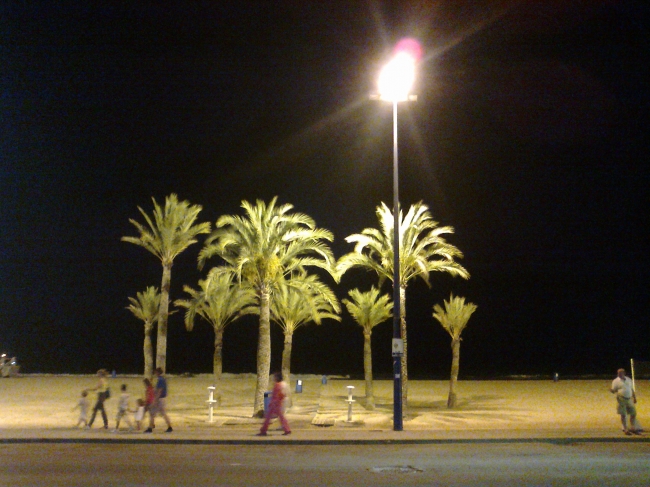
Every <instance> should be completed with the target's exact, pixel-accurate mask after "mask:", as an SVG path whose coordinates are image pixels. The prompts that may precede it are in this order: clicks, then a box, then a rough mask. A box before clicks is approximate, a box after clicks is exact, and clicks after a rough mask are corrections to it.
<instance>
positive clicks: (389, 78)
mask: <svg viewBox="0 0 650 487" xmlns="http://www.w3.org/2000/svg"><path fill="white" fill-rule="evenodd" d="M414 81H415V59H414V58H413V57H412V56H411V55H410V54H409V53H407V52H398V53H397V54H396V55H395V57H394V58H393V59H392V60H391V61H390V62H389V63H388V64H387V65H386V66H384V69H382V70H381V73H379V83H378V87H379V94H380V96H381V99H382V100H388V101H392V102H398V101H406V100H408V95H409V91H410V89H411V87H412V86H413V82H414Z"/></svg>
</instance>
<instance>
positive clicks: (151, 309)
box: [126, 286, 160, 377]
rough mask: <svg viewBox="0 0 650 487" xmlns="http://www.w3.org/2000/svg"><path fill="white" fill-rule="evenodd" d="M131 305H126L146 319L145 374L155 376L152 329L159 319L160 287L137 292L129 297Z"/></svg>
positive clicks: (140, 317)
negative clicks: (133, 296) (134, 295)
mask: <svg viewBox="0 0 650 487" xmlns="http://www.w3.org/2000/svg"><path fill="white" fill-rule="evenodd" d="M129 301H130V302H131V304H130V305H128V306H127V307H126V309H128V310H129V311H131V313H133V315H134V316H135V317H136V318H138V319H139V320H142V321H144V347H143V348H144V350H143V351H144V376H145V377H153V347H152V346H151V331H152V330H153V325H154V324H155V323H156V321H158V309H159V308H160V293H159V292H158V288H156V287H153V286H149V287H148V288H147V289H145V291H144V292H143V293H137V294H136V297H135V298H131V297H129Z"/></svg>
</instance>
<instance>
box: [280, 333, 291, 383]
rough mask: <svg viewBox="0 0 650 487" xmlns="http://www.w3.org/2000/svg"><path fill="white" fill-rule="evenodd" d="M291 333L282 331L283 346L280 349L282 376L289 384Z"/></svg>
mask: <svg viewBox="0 0 650 487" xmlns="http://www.w3.org/2000/svg"><path fill="white" fill-rule="evenodd" d="M292 344H293V334H292V333H290V332H287V331H285V332H284V348H283V349H282V377H283V378H284V381H285V382H286V383H287V384H291V377H290V375H291V347H292Z"/></svg>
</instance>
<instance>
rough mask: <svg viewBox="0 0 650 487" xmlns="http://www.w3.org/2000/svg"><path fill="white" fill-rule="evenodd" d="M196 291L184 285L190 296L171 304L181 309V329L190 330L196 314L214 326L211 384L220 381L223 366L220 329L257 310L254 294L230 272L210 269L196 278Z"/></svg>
mask: <svg viewBox="0 0 650 487" xmlns="http://www.w3.org/2000/svg"><path fill="white" fill-rule="evenodd" d="M199 288H200V291H197V290H195V289H192V288H191V287H190V286H184V287H183V290H184V291H185V292H186V293H187V294H189V295H190V299H177V300H176V301H174V305H176V306H178V307H180V308H185V309H186V311H185V328H186V329H187V330H188V331H192V330H193V329H194V322H195V321H196V319H197V317H200V318H203V319H204V320H205V321H207V322H208V323H210V324H211V325H212V328H213V329H214V355H213V358H212V370H213V373H214V380H215V383H216V382H218V381H219V380H221V373H222V369H223V361H222V354H221V351H222V348H223V332H224V330H225V328H226V326H227V325H228V324H230V323H232V322H233V321H234V320H236V319H237V318H239V317H240V316H243V315H246V314H253V313H257V309H258V308H257V303H256V301H255V293H254V291H253V290H252V289H251V288H250V287H246V286H241V285H240V284H239V283H237V282H233V280H232V274H229V273H219V272H218V271H215V270H214V269H213V270H212V271H211V272H210V273H209V275H208V278H207V279H205V280H201V281H199Z"/></svg>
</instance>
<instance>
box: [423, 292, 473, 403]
mask: <svg viewBox="0 0 650 487" xmlns="http://www.w3.org/2000/svg"><path fill="white" fill-rule="evenodd" d="M444 303H445V308H444V309H442V306H440V305H439V304H436V305H435V306H434V307H433V317H434V318H435V319H436V320H438V321H439V322H440V324H441V325H442V327H443V328H444V329H445V330H447V333H449V335H451V351H452V358H451V378H450V379H449V397H448V398H447V407H448V408H453V407H455V406H456V381H457V380H458V368H459V363H460V334H461V333H462V332H463V330H464V329H465V326H467V322H468V321H469V319H470V317H471V316H472V314H473V313H474V311H476V308H477V306H476V305H475V304H473V303H465V298H459V297H454V295H453V294H452V295H451V296H450V298H449V301H445V302H444Z"/></svg>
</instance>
